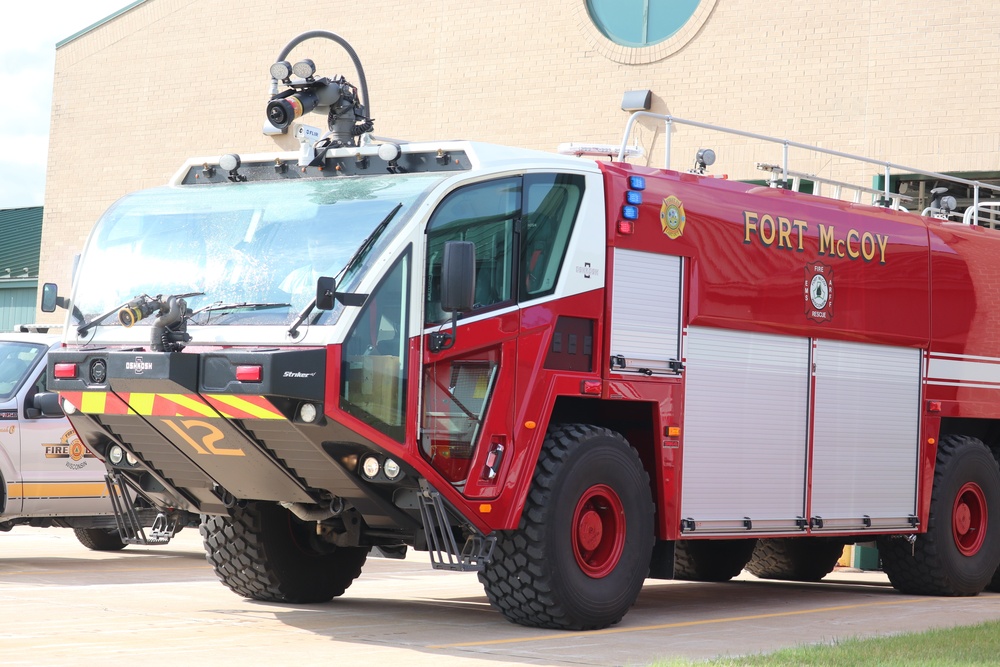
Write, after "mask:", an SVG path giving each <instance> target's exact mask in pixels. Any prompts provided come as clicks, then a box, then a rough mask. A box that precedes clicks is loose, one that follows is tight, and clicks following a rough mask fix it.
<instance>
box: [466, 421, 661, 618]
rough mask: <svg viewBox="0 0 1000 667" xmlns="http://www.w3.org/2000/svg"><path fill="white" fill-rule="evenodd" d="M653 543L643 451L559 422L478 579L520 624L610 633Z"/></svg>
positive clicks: (610, 435)
mask: <svg viewBox="0 0 1000 667" xmlns="http://www.w3.org/2000/svg"><path fill="white" fill-rule="evenodd" d="M653 541H654V535H653V503H652V499H651V495H650V486H649V477H648V475H647V474H646V471H645V469H643V467H642V463H641V462H640V460H639V456H638V454H637V453H636V451H635V450H634V449H632V448H631V447H630V446H629V444H628V442H626V440H625V439H624V438H623V437H622V436H621V435H619V434H618V433H615V432H614V431H611V430H608V429H605V428H599V427H596V426H589V425H582V424H570V425H560V426H556V427H553V428H552V429H551V430H550V431H549V433H548V434H547V436H546V438H545V443H544V445H543V447H542V452H541V454H540V456H539V461H538V465H537V467H536V470H535V476H534V480H533V482H532V487H531V491H530V492H529V494H528V498H527V500H526V502H525V506H524V509H523V511H522V514H521V523H520V526H519V527H518V529H517V530H512V531H504V532H502V533H501V534H500V535H499V536H498V539H497V543H496V547H495V549H494V551H493V558H492V559H491V560H490V562H489V563H487V564H486V567H485V568H484V570H483V572H481V573H480V575H479V580H480V581H481V582H482V583H483V587H484V588H485V590H486V595H487V597H488V598H489V600H490V602H491V603H492V604H493V606H495V607H496V608H497V609H499V610H500V611H501V612H502V613H503V614H504V615H505V616H506V617H507V618H508V619H510V620H511V621H513V622H515V623H520V624H522V625H528V626H534V627H542V628H557V629H565V630H590V629H596V628H603V627H606V626H608V625H611V624H613V623H617V622H618V621H620V620H621V618H622V617H623V616H624V615H625V613H626V612H627V611H628V609H629V607H631V606H632V604H633V603H634V602H635V600H636V598H637V597H638V595H639V591H640V589H641V588H642V583H643V581H644V580H645V578H646V574H647V573H648V571H649V562H650V557H651V555H652V550H653Z"/></svg>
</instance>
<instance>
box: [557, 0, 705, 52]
mask: <svg viewBox="0 0 1000 667" xmlns="http://www.w3.org/2000/svg"><path fill="white" fill-rule="evenodd" d="M717 2H718V0H673V1H672V2H663V1H662V0H576V17H577V23H578V25H579V26H580V29H581V31H582V32H583V33H584V35H585V36H586V37H587V38H588V39H589V41H590V42H591V44H592V45H593V46H594V48H595V49H596V50H597V51H598V52H599V53H600V54H601V55H603V56H605V57H606V58H609V59H610V60H614V61H615V62H619V63H625V64H628V65H642V64H645V63H651V62H655V61H657V60H662V59H663V58H666V57H667V56H669V55H672V54H674V53H676V52H677V51H680V50H681V48H683V47H684V46H685V45H687V44H688V42H690V41H691V40H692V39H693V38H694V36H695V35H697V34H698V31H699V30H701V28H702V26H703V25H704V24H705V22H706V21H707V20H708V17H709V16H710V15H711V14H712V10H713V9H715V5H716V3H717Z"/></svg>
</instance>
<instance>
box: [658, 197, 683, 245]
mask: <svg viewBox="0 0 1000 667" xmlns="http://www.w3.org/2000/svg"><path fill="white" fill-rule="evenodd" d="M685 218H686V216H685V215H684V204H682V203H681V200H680V199H678V198H677V197H675V196H673V195H670V196H669V197H667V198H666V199H664V200H663V206H661V207H660V227H662V228H663V233H664V234H666V235H667V236H669V237H670V238H672V239H676V238H679V237H680V236H681V234H683V233H684V222H685Z"/></svg>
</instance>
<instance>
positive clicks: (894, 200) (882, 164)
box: [617, 111, 1000, 224]
mask: <svg viewBox="0 0 1000 667" xmlns="http://www.w3.org/2000/svg"><path fill="white" fill-rule="evenodd" d="M640 118H652V119H654V120H661V121H663V122H664V124H665V130H666V131H665V138H664V142H665V147H664V163H663V166H664V168H665V169H669V168H670V149H671V135H672V130H673V126H674V125H675V124H677V125H687V126H690V127H697V128H701V129H703V130H709V131H712V132H720V133H722V134H730V135H735V136H739V137H745V138H747V139H754V140H757V141H761V142H764V143H771V144H777V145H780V146H781V147H782V159H781V164H780V165H773V166H774V167H775V168H776V169H780V171H781V181H783V182H786V181H788V178H789V176H790V175H792V173H793V172H791V171H790V170H789V167H788V162H789V160H788V149H789V148H798V149H802V150H806V151H812V152H815V153H820V154H823V155H830V156H833V157H838V158H842V159H845V160H853V161H855V162H860V163H863V164H868V165H876V166H878V167H879V168H880V169H881V171H882V175H883V177H884V179H883V184H884V188H883V189H882V190H873V189H872V188H865V187H864V186H853V185H852V186H850V187H851V188H853V189H855V190H859V189H861V190H863V191H867V192H872V193H878V194H881V203H882V205H885V206H890V207H893V208H897V207H899V199H900V195H899V194H898V193H895V192H891V191H890V190H889V187H890V183H891V176H892V172H893V171H895V172H897V173H903V174H918V175H920V176H926V177H928V178H934V179H937V180H940V181H947V182H950V183H958V184H961V185H965V186H967V187H971V188H972V189H973V203H972V206H971V207H970V208H969V210H973V211H978V210H979V209H980V208H981V204H980V201H979V199H980V191H981V190H989V191H990V192H993V193H996V194H995V196H997V197H1000V186H997V185H990V184H989V183H982V182H980V181H972V180H969V179H966V178H960V177H958V176H950V175H948V174H942V173H938V172H935V171H927V170H926V169H918V168H916V167H907V166H905V165H901V164H896V163H894V162H887V161H884V160H876V159H874V158H869V157H864V156H862V155H853V154H851V153H844V152H843V151H836V150H832V149H830V148H822V147H820V146H813V145H811V144H804V143H801V142H798V141H792V140H790V139H781V138H778V137H770V136H767V135H765V134H757V133H755V132H745V131H743V130H735V129H732V128H729V127H723V126H721V125H711V124H709V123H700V122H698V121H694V120H686V119H684V118H677V117H676V116H671V115H669V114H658V113H653V112H651V111H636V112H635V113H633V114H632V115H631V116H629V119H628V123H627V124H626V126H625V133H624V135H623V136H622V143H621V147H620V149H619V151H618V157H617V160H618V161H619V162H621V161H623V160H624V157H625V152H626V147H627V146H628V141H629V138H630V137H631V135H632V128H633V127H634V125H635V122H636V121H637V120H639V119H640ZM840 185H841V186H844V185H847V184H844V183H841V184H840ZM987 204H990V205H992V202H984V203H983V204H982V205H983V206H985V205H987ZM975 219H977V216H976V215H973V216H972V217H971V218H969V219H968V220H975ZM968 220H966V224H972V223H970V222H969V221H968Z"/></svg>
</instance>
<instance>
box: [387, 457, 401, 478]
mask: <svg viewBox="0 0 1000 667" xmlns="http://www.w3.org/2000/svg"><path fill="white" fill-rule="evenodd" d="M383 470H384V471H385V476H386V477H388V478H389V479H396V478H397V477H399V473H401V472H402V469H401V468H400V467H399V464H398V463H396V462H395V461H393V460H392V459H386V460H385V466H384V467H383Z"/></svg>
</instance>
